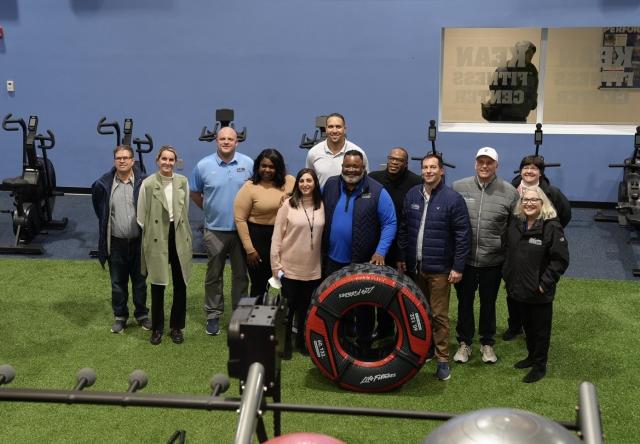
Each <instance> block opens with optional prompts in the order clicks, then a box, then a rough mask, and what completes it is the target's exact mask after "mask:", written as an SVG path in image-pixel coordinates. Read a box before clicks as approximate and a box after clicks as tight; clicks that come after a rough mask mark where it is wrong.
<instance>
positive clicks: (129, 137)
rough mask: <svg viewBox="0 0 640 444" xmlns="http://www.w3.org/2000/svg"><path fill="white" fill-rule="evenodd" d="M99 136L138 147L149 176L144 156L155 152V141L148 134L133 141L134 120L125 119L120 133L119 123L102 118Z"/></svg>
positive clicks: (94, 253)
mask: <svg viewBox="0 0 640 444" xmlns="http://www.w3.org/2000/svg"><path fill="white" fill-rule="evenodd" d="M97 130H98V134H102V135H111V134H115V135H116V145H115V146H120V145H127V146H131V147H132V144H133V145H135V146H136V153H138V160H137V161H136V162H137V164H138V167H139V168H140V171H142V174H144V175H146V174H147V168H146V167H145V165H144V160H143V158H142V155H143V154H147V153H150V152H151V151H153V139H152V138H151V136H150V135H149V134H148V133H145V134H144V139H140V138H138V137H136V138H135V139H133V119H131V118H126V119H124V126H123V130H124V131H123V132H122V133H121V131H120V124H119V123H118V122H115V121H114V122H107V118H106V117H102V118H101V119H100V120H99V121H98V127H97ZM89 256H90V257H94V258H95V257H98V250H95V249H93V250H89Z"/></svg>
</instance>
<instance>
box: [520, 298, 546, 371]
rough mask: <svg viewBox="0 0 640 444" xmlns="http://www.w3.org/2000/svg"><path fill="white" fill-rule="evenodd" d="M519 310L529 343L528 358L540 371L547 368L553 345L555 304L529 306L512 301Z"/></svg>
mask: <svg viewBox="0 0 640 444" xmlns="http://www.w3.org/2000/svg"><path fill="white" fill-rule="evenodd" d="M511 302H512V304H514V306H515V307H516V308H517V310H518V312H519V314H520V318H521V319H522V326H523V327H524V334H525V339H526V343H527V351H528V352H529V355H528V358H529V359H532V360H533V362H534V367H537V368H539V369H540V370H545V369H546V368H547V360H548V357H549V344H550V343H551V321H552V319H553V303H552V302H547V303H545V304H527V303H526V302H520V301H517V300H515V299H511Z"/></svg>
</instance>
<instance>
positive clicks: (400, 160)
mask: <svg viewBox="0 0 640 444" xmlns="http://www.w3.org/2000/svg"><path fill="white" fill-rule="evenodd" d="M387 162H389V163H404V162H405V160H404V159H403V158H402V157H393V156H389V157H387Z"/></svg>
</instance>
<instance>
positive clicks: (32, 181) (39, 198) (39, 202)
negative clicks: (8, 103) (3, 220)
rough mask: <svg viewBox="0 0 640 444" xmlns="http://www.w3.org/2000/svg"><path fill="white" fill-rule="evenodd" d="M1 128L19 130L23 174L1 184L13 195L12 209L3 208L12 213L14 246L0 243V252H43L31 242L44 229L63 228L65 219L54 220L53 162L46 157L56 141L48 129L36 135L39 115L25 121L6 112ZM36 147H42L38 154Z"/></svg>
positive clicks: (54, 182) (54, 184) (60, 194)
mask: <svg viewBox="0 0 640 444" xmlns="http://www.w3.org/2000/svg"><path fill="white" fill-rule="evenodd" d="M2 128H3V129H4V130H6V131H18V130H22V175H21V176H18V177H11V178H7V179H4V180H3V181H2V185H3V186H4V187H5V188H7V189H8V190H9V191H10V192H11V196H12V197H13V198H14V204H13V205H14V207H15V208H14V209H12V210H5V211H2V212H3V213H9V214H11V219H12V220H13V233H14V234H15V240H14V243H13V245H9V246H0V253H1V254H42V253H43V252H44V249H43V248H42V246H41V245H36V244H31V241H32V240H33V238H34V237H35V236H37V235H38V234H39V233H42V232H44V231H43V230H45V229H51V230H62V229H64V228H65V227H66V226H67V222H68V219H67V218H66V217H65V218H63V219H61V220H54V219H53V208H54V205H55V200H56V196H62V193H61V192H57V191H55V187H56V172H55V169H54V168H53V163H52V162H51V160H49V158H48V157H47V151H48V150H50V149H52V148H53V147H54V146H55V144H56V139H55V136H54V134H53V132H51V130H47V135H42V134H38V116H30V117H29V121H28V123H25V121H24V120H23V119H21V118H17V119H14V118H13V116H12V115H11V114H7V115H6V116H5V117H4V119H2ZM36 142H37V145H38V146H37V148H40V149H41V150H42V157H38V155H37V151H36Z"/></svg>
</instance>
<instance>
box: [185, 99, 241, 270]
mask: <svg viewBox="0 0 640 444" xmlns="http://www.w3.org/2000/svg"><path fill="white" fill-rule="evenodd" d="M234 117H235V116H234V111H233V109H231V108H218V109H216V114H215V119H216V121H215V122H214V124H213V129H212V130H209V129H207V127H206V126H203V127H202V130H201V131H200V136H199V137H198V140H199V141H200V142H213V141H214V140H216V139H217V138H218V131H220V130H221V129H222V128H225V127H227V126H228V127H231V128H233V129H234V130H235V132H236V135H237V136H238V139H237V140H238V143H240V142H244V141H245V140H246V139H247V127H246V126H245V127H243V128H242V130H241V131H238V130H237V129H236V127H235V125H234V123H233V120H234ZM197 230H198V231H200V232H202V231H204V226H203V225H200V226H199V227H198V228H197ZM193 257H194V258H198V259H206V258H207V253H206V252H202V251H194V252H193Z"/></svg>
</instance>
